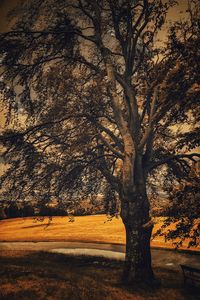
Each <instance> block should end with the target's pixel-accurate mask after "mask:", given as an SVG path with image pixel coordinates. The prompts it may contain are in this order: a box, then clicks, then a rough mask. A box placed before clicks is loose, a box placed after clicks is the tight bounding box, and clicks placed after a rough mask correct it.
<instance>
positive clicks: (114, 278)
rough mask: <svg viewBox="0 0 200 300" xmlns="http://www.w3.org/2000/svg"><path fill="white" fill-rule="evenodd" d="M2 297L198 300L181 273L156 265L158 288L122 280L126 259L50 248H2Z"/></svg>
mask: <svg viewBox="0 0 200 300" xmlns="http://www.w3.org/2000/svg"><path fill="white" fill-rule="evenodd" d="M0 265H1V268H0V286H1V290H0V299H2V300H6V299H9V300H10V299H12V300H13V299H14V300H15V299H22V300H23V299H24V300H25V299H27V300H29V299H30V300H32V299H37V300H38V299H52V300H54V299H56V300H60V299H70V300H79V299H80V300H93V299H94V300H104V299H106V300H111V299H112V300H113V299H116V300H125V299H132V300H144V299H145V300H150V299H151V300H158V299H159V300H165V299H170V300H180V299H184V300H185V299H186V300H196V299H197V296H198V294H196V293H194V291H192V293H191V292H190V293H188V291H187V290H185V289H184V288H183V286H182V277H181V274H180V273H179V272H177V271H170V270H167V269H164V268H162V269H161V268H155V271H156V275H157V277H159V278H160V279H161V281H162V286H161V287H160V288H158V289H147V288H144V287H138V286H137V287H130V286H129V287H127V286H124V285H122V284H121V283H120V276H121V271H122V268H123V262H121V261H115V260H109V259H106V258H101V257H95V258H94V257H91V256H90V257H87V256H76V257H75V256H68V255H63V254H56V253H46V252H30V251H29V252H28V251H21V252H20V251H7V252H6V251H2V252H0Z"/></svg>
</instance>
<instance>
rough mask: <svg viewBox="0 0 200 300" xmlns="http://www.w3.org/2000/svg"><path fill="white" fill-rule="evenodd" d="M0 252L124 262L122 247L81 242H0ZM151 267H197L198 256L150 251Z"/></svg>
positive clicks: (179, 252) (199, 260)
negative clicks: (57, 255) (12, 251)
mask: <svg viewBox="0 0 200 300" xmlns="http://www.w3.org/2000/svg"><path fill="white" fill-rule="evenodd" d="M0 250H29V251H49V252H54V253H63V254H73V255H92V256H103V257H107V258H112V259H119V260H124V256H125V255H124V252H125V246H124V245H115V244H103V243H102V244H100V243H81V242H0ZM152 260H153V265H156V266H158V267H159V266H160V267H166V268H169V269H179V268H180V264H187V265H191V266H196V267H197V266H198V267H199V268H200V254H197V253H195V254H194V253H183V252H181V251H175V250H166V249H152Z"/></svg>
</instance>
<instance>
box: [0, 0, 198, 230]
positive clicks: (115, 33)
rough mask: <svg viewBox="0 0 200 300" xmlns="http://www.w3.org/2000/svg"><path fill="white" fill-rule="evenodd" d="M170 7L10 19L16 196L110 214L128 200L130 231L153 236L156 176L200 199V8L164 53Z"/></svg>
mask: <svg viewBox="0 0 200 300" xmlns="http://www.w3.org/2000/svg"><path fill="white" fill-rule="evenodd" d="M174 5H176V1H171V0H170V1H158V0H153V1H148V0H143V1H141V0H137V1H130V0H129V1H128V0H104V1H103V0H102V1H87V0H77V1H70V0H69V1H66V0H63V1H62V0H60V1H57V0H56V1H55V0H54V1H51V0H46V1H41V0H33V1H29V4H28V5H27V3H25V4H24V5H23V4H21V6H20V7H19V8H16V10H15V11H13V12H12V14H11V16H12V17H16V16H17V21H16V25H15V28H13V30H12V31H10V32H6V33H3V34H1V42H0V49H1V50H0V51H1V57H2V61H1V65H2V68H1V70H2V71H1V72H2V76H3V77H2V81H1V85H2V88H3V90H4V95H5V97H4V100H5V101H4V103H5V105H6V107H7V111H8V114H7V122H8V123H12V122H13V120H15V123H14V125H13V126H10V129H8V130H5V132H4V133H3V135H2V136H1V138H0V140H1V142H2V144H3V146H4V147H5V151H4V154H3V157H4V159H5V161H6V162H8V164H9V168H8V170H7V172H6V173H5V174H4V175H3V176H2V180H1V182H2V184H3V186H4V187H6V193H7V195H8V193H9V197H12V198H15V199H17V198H24V197H26V196H27V195H32V196H33V197H37V198H40V199H46V200H47V201H48V199H49V198H50V197H52V196H56V197H57V198H60V199H61V200H62V201H64V199H66V198H67V197H71V198H72V199H73V197H74V198H76V199H77V198H78V197H83V196H87V195H92V194H95V193H96V194H97V193H105V194H106V195H107V196H106V197H105V199H108V201H110V204H109V205H108V207H110V208H112V210H114V209H115V203H116V199H117V198H119V199H120V203H121V216H122V219H123V221H124V223H125V224H129V226H130V227H131V228H146V227H148V226H149V225H148V224H149V222H150V217H149V201H148V198H147V193H150V191H151V192H152V191H153V190H150V188H152V185H151V183H152V182H153V179H152V178H156V181H157V185H161V181H162V180H161V179H162V176H164V177H163V178H164V180H163V187H164V188H165V189H167V190H168V191H169V190H170V188H171V187H170V186H174V185H175V184H176V183H177V182H183V183H184V193H179V198H180V195H181V194H182V195H183V196H184V197H186V194H185V193H186V192H187V186H189V185H188V184H185V183H186V182H187V183H188V182H190V183H191V184H190V186H194V184H193V183H194V182H195V186H196V189H198V188H197V186H198V184H197V182H198V181H199V177H198V176H195V178H194V176H193V177H191V176H190V174H191V170H192V166H193V163H196V162H197V161H198V159H199V157H200V155H199V153H198V151H193V149H195V148H196V147H198V146H199V138H198V136H199V133H200V131H199V127H198V126H197V123H198V121H199V116H198V102H199V96H200V82H199V75H198V72H199V67H200V66H199V62H200V50H199V49H200V47H199V46H200V44H199V42H200V40H199V26H200V24H199V8H198V1H190V3H189V6H188V10H187V13H186V14H185V17H184V18H183V20H179V21H177V22H174V23H172V24H171V25H169V26H168V30H167V31H166V30H165V31H163V32H164V33H165V38H164V39H163V41H162V43H159V41H158V38H157V36H158V33H159V32H160V31H161V30H163V26H164V24H165V21H166V16H167V13H168V10H169V9H170V8H171V7H173V6H174ZM49 7H51V9H49ZM8 87H9V88H8ZM195 124H196V125H195ZM162 174H164V175H162ZM154 182H155V181H154ZM170 184H171V185H170ZM147 187H148V188H149V189H147V190H146V188H147ZM188 190H189V188H188ZM171 191H172V189H171ZM4 194H5V190H4ZM173 195H175V192H173ZM190 195H192V193H191V192H190ZM184 197H182V198H181V199H183V198H184ZM175 198H176V197H174V199H175ZM131 199H132V200H131ZM181 201H183V200H179V202H177V201H174V203H175V202H176V204H177V203H179V204H178V205H179V206H180V204H181V203H182V202H181ZM195 203H196V202H195ZM181 205H182V204H181ZM179 206H177V207H179ZM188 211H189V210H188ZM189 217H190V218H196V217H197V214H196V213H195V212H194V210H193V212H192V213H191V214H190V216H189ZM190 220H191V219H190ZM146 224H147V226H146ZM143 225H144V227H143ZM134 230H135V229H134ZM132 232H135V231H132Z"/></svg>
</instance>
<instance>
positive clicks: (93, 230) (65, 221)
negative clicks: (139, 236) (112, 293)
mask: <svg viewBox="0 0 200 300" xmlns="http://www.w3.org/2000/svg"><path fill="white" fill-rule="evenodd" d="M161 225H162V218H155V226H154V232H155V231H156V230H157V229H158V228H159V227H160V226H161ZM173 226H174V225H173V224H172V225H171V228H172V227H173ZM3 241H16V242H17V241H21V242H22V241H34V242H38V241H76V242H96V243H110V244H122V245H123V244H125V230H124V225H123V223H122V221H121V219H120V218H113V219H112V221H109V219H108V218H107V217H106V215H93V216H81V217H75V218H74V221H73V220H72V222H71V219H69V218H68V217H53V219H52V221H51V222H50V223H49V218H48V217H45V218H44V220H43V221H38V220H36V219H35V218H33V217H28V218H17V219H7V220H1V221H0V242H3ZM152 247H166V248H174V246H173V244H172V242H169V241H168V242H165V240H164V238H163V237H156V238H155V239H154V240H153V241H152ZM186 248H187V243H185V244H183V247H182V249H186ZM189 250H193V251H199V250H200V247H191V248H190V249H189Z"/></svg>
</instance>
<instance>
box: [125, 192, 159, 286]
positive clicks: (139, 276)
mask: <svg viewBox="0 0 200 300" xmlns="http://www.w3.org/2000/svg"><path fill="white" fill-rule="evenodd" d="M121 217H122V220H123V222H124V225H125V229H126V257H125V265H124V272H123V278H122V279H123V282H124V283H126V284H135V283H144V284H150V285H151V284H154V283H155V279H154V274H153V270H152V266H151V251H150V238H151V233H152V229H153V225H152V222H151V220H150V217H149V205H148V199H147V197H146V193H144V194H143V195H141V194H140V193H139V194H138V193H137V194H136V193H134V195H133V194H132V197H130V196H129V197H128V198H127V197H125V198H124V199H122V208H121Z"/></svg>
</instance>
